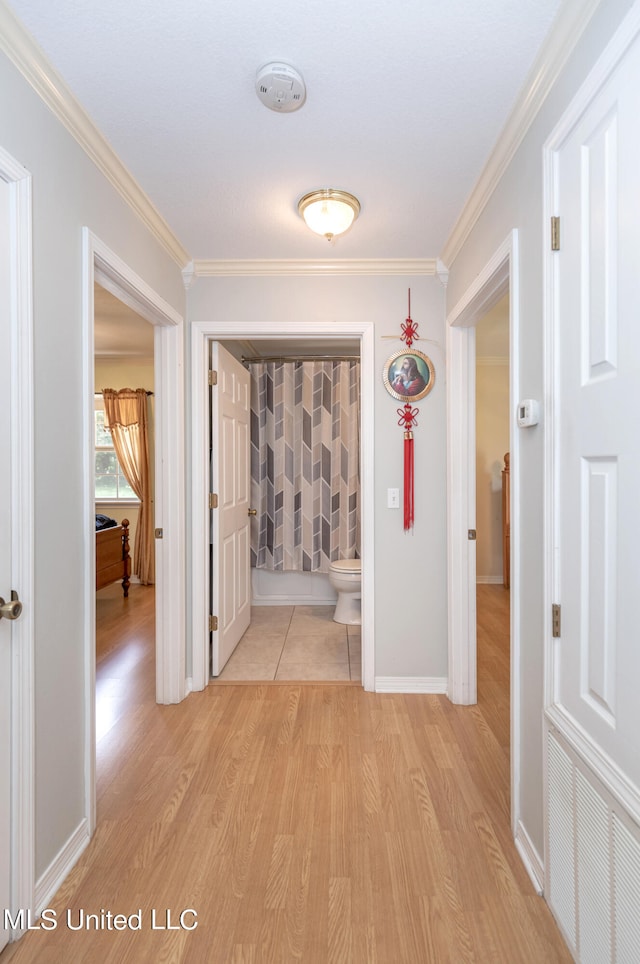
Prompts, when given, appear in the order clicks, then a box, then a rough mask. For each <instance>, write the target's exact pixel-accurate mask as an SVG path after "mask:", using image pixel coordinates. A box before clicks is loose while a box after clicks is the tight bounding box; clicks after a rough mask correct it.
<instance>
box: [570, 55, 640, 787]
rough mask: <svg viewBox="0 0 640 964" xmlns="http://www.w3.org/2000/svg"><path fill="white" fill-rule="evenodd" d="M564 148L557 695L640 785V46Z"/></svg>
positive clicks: (572, 717)
mask: <svg viewBox="0 0 640 964" xmlns="http://www.w3.org/2000/svg"><path fill="white" fill-rule="evenodd" d="M635 46H636V50H635V54H632V55H630V56H627V57H626V58H625V59H624V60H623V61H622V63H621V65H620V67H619V68H618V70H617V71H616V72H615V73H614V74H613V76H612V77H611V79H610V80H609V82H608V83H607V84H606V85H605V86H604V87H603V89H602V90H601V91H600V92H599V94H598V96H596V97H595V98H594V99H593V100H592V101H591V103H590V105H589V107H588V109H586V110H585V111H584V113H583V114H582V115H581V116H580V118H579V120H578V122H577V123H576V124H575V125H574V126H573V128H572V130H571V131H570V133H569V134H568V136H567V137H566V139H565V140H564V142H563V144H562V146H561V147H560V149H559V150H558V151H557V152H556V155H555V180H554V187H555V201H556V206H557V214H558V215H559V216H560V251H559V252H557V254H555V255H554V256H553V257H554V259H555V268H554V270H555V272H556V276H555V278H556V280H555V296H556V298H557V301H556V314H555V325H554V330H555V347H556V372H555V376H556V377H555V387H556V391H557V398H556V411H557V414H558V418H557V423H556V428H557V434H556V439H555V442H556V455H557V458H556V469H557V471H556V488H555V491H556V492H557V496H558V503H557V507H556V520H557V523H556V532H557V551H558V556H557V559H558V566H559V569H558V573H557V575H558V579H557V587H558V601H559V602H560V603H561V642H559V643H558V645H557V648H556V653H555V659H556V664H555V665H556V670H557V671H556V672H555V673H554V683H555V686H554V688H555V692H554V694H553V700H554V702H555V703H556V704H557V705H558V706H559V708H560V709H561V711H562V712H563V713H565V714H567V716H568V718H569V719H570V720H571V721H572V722H573V724H574V725H575V726H576V727H578V728H579V729H580V730H581V731H582V732H583V733H584V734H585V735H586V737H587V738H588V739H590V740H592V741H593V743H594V744H595V745H596V746H597V748H598V752H600V753H601V754H603V756H604V757H605V758H606V759H607V760H608V761H610V762H611V764H612V765H613V766H614V767H616V768H619V770H620V772H621V773H623V774H624V775H625V776H626V778H627V779H629V780H630V781H632V783H633V784H634V786H635V787H637V788H640V754H639V753H638V746H637V739H638V733H639V732H640V699H639V698H638V683H639V681H640V646H639V645H638V618H637V607H638V599H639V598H640V564H639V563H638V550H639V547H640V510H639V508H638V498H639V494H640V416H639V415H638V398H639V395H640V324H639V323H638V310H639V307H640V222H639V221H638V216H637V215H638V206H637V201H638V198H640V128H639V126H638V118H639V117H640V52H639V51H638V49H637V48H638V44H637V43H636V45H635Z"/></svg>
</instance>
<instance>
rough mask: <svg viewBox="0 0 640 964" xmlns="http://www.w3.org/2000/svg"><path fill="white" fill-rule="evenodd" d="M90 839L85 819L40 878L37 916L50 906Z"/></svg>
mask: <svg viewBox="0 0 640 964" xmlns="http://www.w3.org/2000/svg"><path fill="white" fill-rule="evenodd" d="M90 839H91V838H90V836H89V828H88V823H87V820H86V819H84V820H82V821H81V822H80V824H79V825H78V826H77V827H76V829H75V830H74V831H73V833H72V834H71V836H70V837H69V839H68V840H67V842H66V844H65V845H64V847H62V848H61V850H60V851H59V853H57V854H56V856H55V857H54V858H53V860H52V861H51V863H50V864H49V866H48V867H47V869H46V870H45V872H44V873H43V874H42V876H41V877H39V878H38V882H37V884H36V892H35V909H36V916H38V915H40V914H41V913H42V911H43V909H44V908H45V907H48V906H49V902H50V900H51V898H52V897H53V895H54V894H55V893H56V891H57V890H58V888H59V887H60V885H61V884H62V882H63V881H64V879H65V877H67V875H68V874H69V873H70V871H71V870H72V869H73V867H74V865H75V863H76V861H77V860H78V859H79V857H80V855H81V854H82V852H83V851H84V850H85V849H86V847H87V845H88V843H89V840H90Z"/></svg>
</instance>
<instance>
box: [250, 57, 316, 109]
mask: <svg viewBox="0 0 640 964" xmlns="http://www.w3.org/2000/svg"><path fill="white" fill-rule="evenodd" d="M306 93H307V89H306V87H305V85H304V80H303V79H302V74H300V73H299V72H298V71H297V70H296V69H295V67H291V66H289V64H283V63H280V62H278V63H270V64H265V65H264V67H260V69H259V70H258V72H257V74H256V94H257V95H258V97H259V98H260V100H261V101H262V103H263V104H264V105H265V107H268V108H269V110H277V111H279V112H280V113H282V114H284V113H287V112H288V111H292V110H298V109H299V108H300V107H302V105H303V104H304V100H305V97H306Z"/></svg>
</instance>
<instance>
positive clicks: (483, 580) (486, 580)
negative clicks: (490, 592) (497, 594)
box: [476, 576, 502, 586]
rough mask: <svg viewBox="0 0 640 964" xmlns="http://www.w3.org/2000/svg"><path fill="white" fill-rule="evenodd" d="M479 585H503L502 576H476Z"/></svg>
mask: <svg viewBox="0 0 640 964" xmlns="http://www.w3.org/2000/svg"><path fill="white" fill-rule="evenodd" d="M476 583H477V585H478V586H501V585H502V576H476Z"/></svg>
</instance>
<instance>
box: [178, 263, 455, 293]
mask: <svg viewBox="0 0 640 964" xmlns="http://www.w3.org/2000/svg"><path fill="white" fill-rule="evenodd" d="M440 273H441V272H440V270H439V262H437V261H436V259H435V258H412V259H404V258H397V259H377V258H370V259H366V260H345V261H313V260H304V259H299V260H292V261H286V260H275V259H272V260H260V259H256V260H253V261H250V260H247V261H206V260H196V261H191V262H190V263H189V264H188V265H187V266H186V267H185V268H184V269H183V271H182V276H183V278H184V285H185V288H190V287H191V285H192V284H193V283H194V282H195V280H196V278H244V277H265V276H275V277H289V278H290V277H295V276H298V277H310V276H315V277H319V276H322V275H326V276H334V277H335V276H348V275H435V274H438V275H440Z"/></svg>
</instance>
